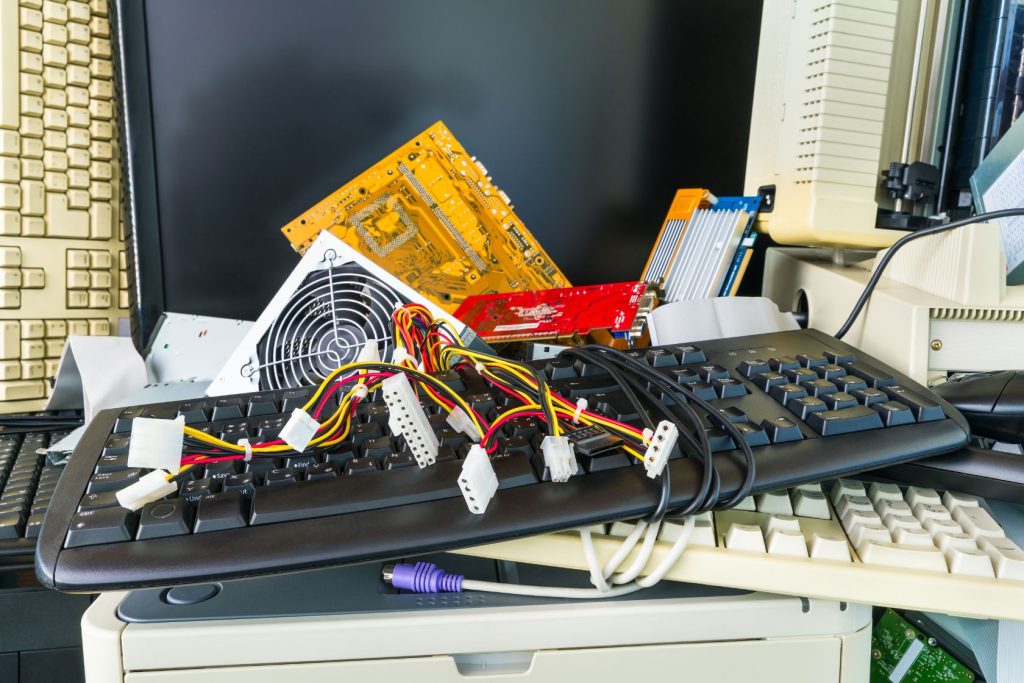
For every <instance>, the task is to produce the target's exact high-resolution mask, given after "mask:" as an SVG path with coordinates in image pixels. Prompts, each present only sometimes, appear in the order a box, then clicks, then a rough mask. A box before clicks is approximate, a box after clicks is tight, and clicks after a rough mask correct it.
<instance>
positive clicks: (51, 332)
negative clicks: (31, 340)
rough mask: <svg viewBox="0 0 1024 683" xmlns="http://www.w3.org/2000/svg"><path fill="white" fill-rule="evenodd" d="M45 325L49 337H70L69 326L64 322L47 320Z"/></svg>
mask: <svg viewBox="0 0 1024 683" xmlns="http://www.w3.org/2000/svg"><path fill="white" fill-rule="evenodd" d="M45 325H46V336H47V337H60V338H61V339H63V338H64V337H66V336H68V324H67V323H66V322H64V321H63V320H47V321H46V322H45Z"/></svg>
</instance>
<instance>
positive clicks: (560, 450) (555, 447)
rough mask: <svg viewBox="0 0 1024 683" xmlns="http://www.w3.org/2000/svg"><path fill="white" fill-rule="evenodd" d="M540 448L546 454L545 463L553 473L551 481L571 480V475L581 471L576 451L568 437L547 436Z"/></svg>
mask: <svg viewBox="0 0 1024 683" xmlns="http://www.w3.org/2000/svg"><path fill="white" fill-rule="evenodd" d="M540 450H541V453H543V454H544V465H545V467H547V468H548V472H549V473H550V474H551V481H557V482H563V481H569V477H571V476H572V475H574V474H576V473H577V472H579V469H580V466H579V463H577V462H576V453H575V452H574V450H573V447H572V443H571V442H570V441H569V439H568V438H567V437H564V436H545V437H544V440H543V441H541V442H540Z"/></svg>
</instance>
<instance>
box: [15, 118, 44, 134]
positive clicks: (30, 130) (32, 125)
mask: <svg viewBox="0 0 1024 683" xmlns="http://www.w3.org/2000/svg"><path fill="white" fill-rule="evenodd" d="M18 132H19V133H21V135H22V136H23V137H29V138H41V137H43V120H42V119H41V118H38V117H35V116H22V117H21V128H19V129H18Z"/></svg>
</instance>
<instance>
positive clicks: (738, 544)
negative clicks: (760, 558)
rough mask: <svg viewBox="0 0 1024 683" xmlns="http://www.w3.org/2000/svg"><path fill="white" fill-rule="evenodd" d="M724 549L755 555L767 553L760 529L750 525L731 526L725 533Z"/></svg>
mask: <svg viewBox="0 0 1024 683" xmlns="http://www.w3.org/2000/svg"><path fill="white" fill-rule="evenodd" d="M725 547H726V548H728V549H730V550H746V551H749V552H755V553H765V552H768V549H767V548H766V547H765V544H764V535H762V533H761V528H760V527H757V526H754V525H752V524H733V525H731V526H730V527H729V529H728V531H726V532H725Z"/></svg>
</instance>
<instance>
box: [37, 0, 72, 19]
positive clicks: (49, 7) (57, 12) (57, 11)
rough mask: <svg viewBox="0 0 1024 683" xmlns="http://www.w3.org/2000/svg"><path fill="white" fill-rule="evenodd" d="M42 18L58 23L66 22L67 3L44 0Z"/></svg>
mask: <svg viewBox="0 0 1024 683" xmlns="http://www.w3.org/2000/svg"><path fill="white" fill-rule="evenodd" d="M43 18H44V19H45V20H46V21H52V22H55V23H58V24H66V23H67V21H68V8H67V5H65V4H63V3H61V2H56V0H44V2H43Z"/></svg>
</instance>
